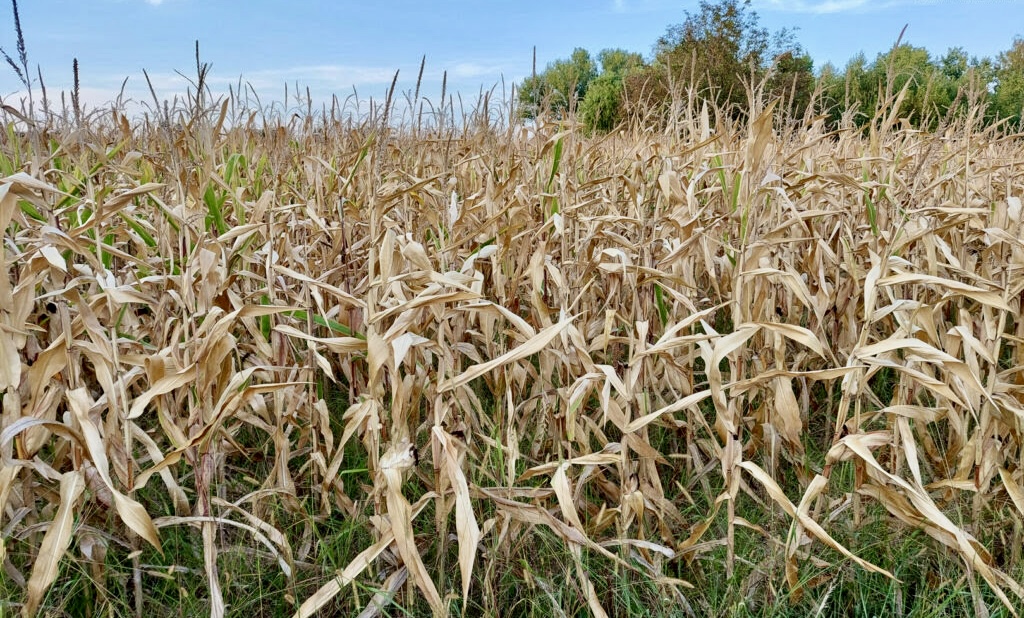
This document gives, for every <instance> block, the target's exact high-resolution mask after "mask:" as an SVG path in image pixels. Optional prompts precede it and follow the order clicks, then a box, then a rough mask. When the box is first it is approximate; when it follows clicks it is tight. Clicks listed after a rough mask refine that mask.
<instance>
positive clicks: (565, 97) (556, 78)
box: [519, 47, 597, 118]
mask: <svg viewBox="0 0 1024 618" xmlns="http://www.w3.org/2000/svg"><path fill="white" fill-rule="evenodd" d="M595 77H597V65H596V64H595V63H594V59H593V58H592V57H591V56H590V52H588V51H587V50H585V49H583V48H581V47H577V48H576V49H575V50H573V52H572V55H571V56H570V57H569V58H568V59H567V60H556V61H555V62H552V63H551V64H549V65H548V66H547V68H545V69H544V72H543V73H540V74H538V75H536V76H535V77H534V76H531V77H528V78H527V79H526V80H524V81H523V84H522V85H521V86H520V87H519V103H520V106H521V109H522V113H523V114H524V115H525V116H526V117H528V118H532V117H534V116H535V115H536V114H537V113H539V112H540V110H541V109H542V108H543V107H544V106H547V107H548V108H549V109H550V110H551V111H552V112H553V113H554V114H555V115H558V116H560V115H562V114H564V113H565V112H566V111H567V110H573V109H575V108H576V105H577V104H578V103H579V102H580V101H582V100H583V97H584V95H585V94H586V93H587V88H588V87H589V86H590V82H591V81H593V79H594V78H595Z"/></svg>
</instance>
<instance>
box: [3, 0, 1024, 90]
mask: <svg viewBox="0 0 1024 618" xmlns="http://www.w3.org/2000/svg"><path fill="white" fill-rule="evenodd" d="M754 8H755V10H757V12H758V14H759V16H760V19H761V24H762V25H763V26H766V27H767V28H769V29H770V30H777V29H780V28H783V27H788V28H796V37H797V40H798V41H799V42H800V43H801V44H802V45H803V46H804V48H805V49H806V50H807V51H809V52H810V53H811V55H812V56H813V58H814V59H815V65H816V68H818V67H820V66H821V65H822V64H824V63H825V62H826V61H831V62H833V63H835V64H837V65H839V66H842V65H844V64H845V63H846V61H847V60H848V59H849V58H850V57H851V56H853V55H854V54H856V53H858V52H860V51H863V52H864V53H865V54H866V55H867V56H868V58H869V59H871V58H874V56H875V55H876V54H877V53H878V52H880V51H883V50H885V49H888V48H889V47H890V46H891V45H892V43H893V42H894V41H895V40H896V37H897V36H898V35H899V33H900V30H901V29H902V28H903V26H904V24H909V27H908V29H907V34H906V36H905V40H906V41H908V42H910V43H912V44H914V45H918V46H923V47H926V48H928V49H929V51H931V52H932V53H933V54H938V55H941V54H943V53H944V52H945V51H946V49H948V48H949V47H953V46H961V47H964V48H966V49H967V51H968V53H970V54H972V55H977V56H994V55H996V54H997V53H998V52H1000V51H1002V50H1006V49H1008V48H1009V47H1010V45H1011V43H1012V41H1013V38H1014V36H1015V35H1024V2H1020V1H1019V0H754ZM696 9H697V2H696V0H691V1H679V0H677V1H675V2H670V1H666V0H592V1H589V2H583V1H567V0H549V1H548V2H544V3H537V2H528V1H524V0H519V1H505V0H500V1H499V0H491V1H487V0H476V1H470V0H453V1H446V0H433V1H431V2H425V1H417V2H411V1H406V0H401V1H399V0H395V1H389V0H379V1H377V2H366V1H363V2H340V1H339V2H319V1H317V2H314V1H305V2H302V1H294V2H279V1H278V2H274V1H269V0H250V1H248V2H239V1H234V2H227V1H221V0H22V2H21V4H20V11H21V21H22V27H23V29H24V32H25V37H26V42H27V47H28V54H29V61H30V63H31V64H32V65H33V70H34V66H35V65H36V64H38V65H40V66H41V67H42V72H43V78H44V79H45V80H46V82H47V87H48V88H49V90H50V93H51V96H52V95H53V92H54V91H56V90H59V89H61V88H66V87H67V86H68V84H69V83H70V81H71V61H72V58H74V57H77V58H78V59H79V63H80V66H81V76H82V85H83V99H84V100H85V101H86V102H87V103H89V104H91V105H97V104H100V103H102V102H104V101H107V100H110V99H111V98H112V97H113V96H115V95H116V93H117V91H118V90H119V88H120V86H121V83H122V81H123V80H124V79H125V78H128V82H127V86H126V92H127V94H128V95H129V96H131V97H134V98H144V99H145V100H149V99H150V97H149V94H148V89H147V87H146V84H145V80H144V78H143V75H142V70H143V69H146V70H147V71H148V73H149V75H150V77H151V78H152V79H153V82H154V85H155V87H156V89H157V91H158V94H159V96H160V97H161V98H163V97H170V96H173V95H174V94H175V93H178V94H180V93H182V92H184V89H185V86H186V82H185V81H184V79H183V78H182V77H180V76H179V75H177V74H176V73H175V71H176V70H179V71H181V72H182V73H185V74H186V75H189V76H192V75H194V65H195V61H194V47H193V46H194V41H195V40H196V39H198V40H199V41H200V48H201V52H202V58H203V60H204V61H206V62H209V63H211V64H212V65H213V72H212V75H211V77H212V79H211V85H212V87H213V89H214V91H215V92H226V91H227V87H228V84H229V83H230V84H237V83H238V81H239V77H240V76H241V78H242V79H243V80H244V81H247V82H248V83H250V84H251V85H252V87H253V88H255V90H256V91H257V93H258V94H259V95H260V97H261V98H262V100H263V101H264V103H266V102H267V101H280V100H281V99H282V98H283V97H284V91H285V83H286V82H287V83H289V84H292V86H294V84H295V83H296V82H298V83H299V84H300V85H301V86H302V87H303V88H305V87H309V88H310V90H311V91H312V93H313V96H314V98H315V99H318V100H323V99H325V98H327V97H329V96H330V94H331V93H336V94H338V95H339V97H342V98H343V97H346V96H348V95H350V94H352V92H353V90H352V87H353V86H355V87H356V90H357V92H358V94H359V96H360V97H361V98H366V97H370V96H373V97H375V98H379V97H381V96H382V95H383V93H384V92H385V91H386V89H387V87H388V85H389V84H390V83H391V79H392V77H393V75H394V72H395V70H396V69H397V70H400V71H401V73H400V76H399V90H400V91H403V92H404V91H411V90H412V89H413V88H414V86H415V80H416V72H417V70H418V68H419V62H420V58H421V57H422V56H423V55H424V54H425V55H426V56H427V65H426V71H425V74H424V79H423V85H422V93H423V94H424V95H425V96H427V97H428V98H432V99H434V100H436V99H437V97H438V96H439V95H440V91H441V76H442V72H443V71H445V70H447V71H448V79H449V91H452V90H457V91H459V92H461V93H462V94H463V97H464V98H465V99H467V100H473V101H475V100H476V95H477V93H479V92H480V89H481V88H485V89H487V88H490V87H492V86H494V85H495V84H498V85H499V86H498V88H499V94H500V83H501V80H502V77H504V79H505V84H506V87H507V86H510V85H511V84H512V83H513V82H515V81H518V80H520V79H522V78H523V77H524V76H526V75H529V73H530V71H531V63H532V53H533V47H534V46H536V48H537V64H538V69H543V67H544V65H545V64H547V63H548V62H550V61H552V60H555V59H558V58H564V57H567V56H568V55H569V54H570V53H571V52H572V49H573V48H574V47H585V48H587V49H589V50H590V51H591V52H593V53H595V54H596V52H597V51H599V50H600V49H602V48H606V47H620V48H625V49H628V50H631V51H638V52H641V53H643V54H644V55H645V56H649V55H650V53H651V48H652V45H653V44H654V42H655V41H656V40H657V38H658V37H659V36H660V35H662V34H664V32H665V30H666V28H667V27H668V26H669V25H671V24H677V23H681V22H682V21H683V20H684V19H685V11H686V10H689V11H691V12H693V11H695V10H696ZM0 45H2V46H3V48H4V49H5V50H6V51H7V52H8V53H12V54H13V53H15V52H16V50H15V38H14V33H13V27H12V20H11V12H10V6H9V5H8V4H7V3H6V2H5V1H3V0H0ZM18 90H19V84H18V81H17V79H16V77H15V75H14V73H13V72H12V71H11V70H10V69H9V67H7V66H6V65H4V66H0V97H2V98H4V99H5V100H7V101H8V102H14V101H16V100H17V96H18V95H17V93H18ZM290 92H294V88H293V87H292V88H291V89H290Z"/></svg>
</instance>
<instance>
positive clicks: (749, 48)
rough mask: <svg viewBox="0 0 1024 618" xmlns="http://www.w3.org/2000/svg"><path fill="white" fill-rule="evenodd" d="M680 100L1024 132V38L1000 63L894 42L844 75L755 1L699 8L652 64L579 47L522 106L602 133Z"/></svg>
mask: <svg viewBox="0 0 1024 618" xmlns="http://www.w3.org/2000/svg"><path fill="white" fill-rule="evenodd" d="M681 94H682V95H684V96H690V95H697V96H700V97H702V98H703V99H705V100H708V101H710V102H712V103H714V104H715V105H716V106H717V107H718V108H719V109H722V110H726V111H727V112H728V113H731V114H733V115H735V116H742V115H743V114H744V113H745V112H746V110H748V109H749V105H750V100H751V97H752V96H762V97H766V99H768V100H775V99H777V100H778V101H779V103H778V105H779V107H780V108H781V109H782V110H783V111H785V112H786V113H788V114H789V115H790V116H791V117H793V118H802V117H804V116H805V115H806V114H807V113H808V112H812V113H815V114H818V113H820V114H825V115H826V116H827V117H828V119H829V122H830V123H832V124H833V125H834V126H839V125H840V124H842V123H844V122H845V123H852V124H853V125H854V126H864V125H865V124H867V123H868V122H870V120H871V119H872V117H873V116H874V113H875V110H876V109H879V108H880V107H887V108H893V109H894V110H895V112H896V116H895V117H897V118H900V119H904V120H905V121H907V122H909V123H911V125H913V126H915V127H918V128H924V129H934V128H935V127H937V126H938V125H939V124H940V123H941V122H943V121H945V120H948V119H949V118H951V117H952V116H954V115H956V114H958V113H962V112H965V111H966V110H968V109H984V110H985V115H984V121H985V122H986V123H987V124H994V123H1004V124H1006V125H1007V126H1010V127H1020V126H1021V119H1022V112H1024V38H1020V37H1017V38H1015V39H1014V41H1013V43H1012V45H1011V46H1010V49H1008V50H1006V51H1004V52H1002V53H1000V54H999V55H998V56H997V57H996V58H977V57H973V56H970V55H968V53H967V52H966V50H964V49H963V48H961V47H954V48H951V49H949V50H948V51H947V52H946V53H945V54H944V55H942V56H941V57H937V56H933V55H932V54H930V53H929V52H928V50H927V49H924V48H922V47H915V46H913V45H911V44H909V43H904V42H902V36H901V37H900V39H899V40H898V41H897V43H896V44H895V45H894V46H893V47H892V48H891V49H890V50H888V51H886V52H884V53H879V54H878V55H877V56H876V57H875V58H874V59H872V60H869V59H868V58H867V56H866V55H865V54H864V53H860V54H858V55H857V56H855V57H853V58H852V59H850V61H849V62H847V63H846V66H845V67H844V68H842V69H840V68H837V67H836V66H834V65H832V64H831V63H828V64H825V65H824V66H822V67H821V68H820V69H819V70H817V71H815V67H814V61H813V59H812V58H811V56H810V55H809V54H808V53H807V52H806V51H805V50H804V49H803V48H802V47H801V46H800V44H799V42H797V40H796V37H795V35H794V33H793V32H792V31H791V30H785V29H784V30H781V31H778V32H769V31H768V30H767V29H766V28H763V27H762V26H761V25H760V23H759V20H758V15H757V12H756V11H754V10H753V9H752V8H751V6H750V0H718V1H717V2H711V1H709V0H702V1H701V2H700V5H699V9H698V10H697V11H696V12H694V13H690V12H686V19H685V21H684V22H683V23H681V24H677V25H673V26H670V27H669V28H668V29H667V30H666V32H665V34H664V35H662V36H661V37H660V38H659V39H658V41H657V42H656V43H655V45H654V52H653V55H652V57H651V58H650V59H645V58H644V56H643V55H641V54H639V53H635V52H630V51H626V50H622V49H605V50H602V51H601V52H599V53H598V54H597V56H596V57H595V56H593V55H592V54H591V53H590V52H588V51H587V50H585V49H582V48H577V49H576V50H574V51H573V52H572V55H571V56H570V57H569V58H567V59H561V60H556V61H554V62H552V63H550V64H548V65H547V67H546V68H545V69H544V70H543V71H542V72H539V73H536V72H535V74H534V75H531V76H530V77H528V78H526V79H525V80H524V81H523V83H522V84H521V85H520V88H519V104H520V113H521V114H522V115H523V116H525V117H530V118H532V117H535V116H537V115H538V114H540V113H541V112H542V111H546V112H548V113H551V114H553V115H554V116H555V117H562V116H564V115H565V114H567V113H575V114H576V115H577V117H578V118H579V119H580V120H582V122H583V123H584V124H585V125H586V126H587V127H589V128H590V129H592V130H597V131H609V130H612V129H614V128H615V127H617V126H620V124H621V123H623V122H624V121H627V120H629V119H630V118H638V117H639V118H642V119H644V120H645V121H647V122H649V121H650V120H651V119H652V118H653V119H654V120H658V119H666V118H667V117H668V116H669V114H671V109H672V102H673V101H674V100H678V96H679V95H681ZM883 104H884V105H883ZM979 104H980V105H979Z"/></svg>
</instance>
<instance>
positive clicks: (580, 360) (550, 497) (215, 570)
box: [0, 60, 1024, 616]
mask: <svg viewBox="0 0 1024 618" xmlns="http://www.w3.org/2000/svg"><path fill="white" fill-rule="evenodd" d="M197 66H198V67H199V71H200V76H202V65H201V64H198V60H197ZM393 90H394V89H393ZM204 96H205V95H204V93H203V92H202V91H199V92H195V93H193V95H191V96H190V97H188V102H187V104H182V105H181V106H179V107H177V108H170V107H166V108H162V109H161V108H159V107H157V108H155V109H154V110H153V111H154V113H153V114H152V115H149V116H140V117H138V118H130V117H127V116H125V115H123V114H121V113H119V112H118V111H116V110H115V111H112V112H94V113H92V114H91V115H90V114H82V113H80V112H79V111H78V110H77V106H76V111H75V114H74V115H73V116H72V117H68V116H67V115H65V117H64V119H61V118H60V117H56V116H55V117H51V118H50V119H49V120H48V121H47V123H45V125H40V126H38V127H37V128H36V131H37V132H36V133H35V137H31V136H30V135H29V134H28V133H26V132H22V131H21V130H20V128H21V127H23V125H22V124H21V123H20V121H19V119H18V118H16V117H14V116H11V115H7V116H5V117H4V118H3V122H4V130H5V133H6V139H5V140H4V142H3V146H2V148H0V173H2V176H3V179H2V180H0V228H2V229H3V230H4V248H3V251H4V253H3V263H2V274H0V351H2V353H0V394H2V395H0V396H2V404H3V405H2V422H0V428H2V429H0V450H2V456H3V465H2V468H0V504H2V505H3V511H2V512H0V516H2V526H0V530H2V538H0V543H2V544H0V557H2V561H3V565H4V575H3V576H2V577H3V586H4V589H5V590H7V591H9V592H10V593H11V594H12V595H13V596H12V597H11V600H10V601H8V602H6V608H7V609H11V608H14V607H20V611H21V612H22V613H23V614H24V615H34V614H36V613H37V612H38V611H39V610H40V609H41V608H56V609H55V610H54V611H64V612H65V613H76V612H77V611H78V610H76V609H75V607H73V606H68V605H67V603H70V602H71V601H69V599H77V598H85V599H87V601H88V603H86V605H90V604H95V606H96V607H106V608H107V609H106V610H105V611H106V612H109V613H135V614H137V615H142V614H143V613H152V612H154V611H156V612H159V611H161V610H160V609H159V608H161V607H164V606H167V605H168V604H172V603H181V604H183V605H182V607H189V608H191V609H190V610H181V611H184V612H186V613H187V612H188V611H202V612H208V613H210V615H212V616H221V615H225V614H226V613H232V612H235V613H243V612H252V611H258V612H262V611H263V610H261V609H256V610H254V607H259V606H254V605H253V604H252V603H253V601H252V599H251V598H250V597H251V595H252V593H253V590H252V588H251V585H255V584H245V583H240V582H246V581H257V582H263V583H260V584H259V585H261V586H262V585H264V584H265V583H266V582H268V581H269V582H277V583H276V584H273V586H276V588H274V589H273V590H272V591H271V592H268V593H267V594H269V595H273V596H275V597H277V598H276V599H275V601H274V602H275V603H278V605H277V607H278V608H279V609H278V610H275V611H281V610H280V608H281V607H284V608H286V611H288V612H293V613H294V615H296V616H310V615H314V614H316V613H317V612H318V611H325V612H328V613H335V614H347V613H353V612H356V611H359V610H364V614H363V615H372V614H374V613H381V612H385V613H386V612H390V611H392V609H393V608H394V607H396V606H397V607H402V608H405V610H404V611H408V612H412V613H416V614H421V613H432V614H434V615H445V614H450V613H463V614H464V615H472V614H479V613H487V614H491V615H506V614H523V615H528V614H530V613H531V612H532V611H534V610H531V609H529V608H530V607H533V608H535V609H536V608H541V607H544V606H546V605H547V604H550V606H551V608H553V610H557V611H556V613H558V612H562V613H565V614H566V615H568V614H573V613H586V612H590V613H593V614H594V615H599V616H601V615H607V614H608V613H611V614H613V615H623V614H627V613H629V612H630V611H632V610H630V609H628V608H630V607H636V608H639V609H640V611H643V612H649V613H664V614H666V615H668V614H674V613H681V614H703V613H711V612H718V611H724V610H723V607H722V606H720V605H716V602H715V601H714V599H713V597H714V594H712V593H709V592H708V590H711V591H713V590H714V589H715V585H714V583H713V582H714V581H716V580H719V581H726V582H728V585H730V586H735V587H736V589H737V590H742V591H745V592H744V593H743V594H746V595H748V596H749V600H748V601H746V603H747V604H748V610H749V611H754V610H752V609H750V608H751V607H761V608H771V607H775V608H779V607H784V606H785V605H786V604H787V603H791V604H794V606H795V607H805V608H807V607H811V608H816V610H817V611H819V612H821V611H824V609H825V608H826V607H831V608H832V609H831V610H829V611H832V612H838V613H844V611H850V610H851V607H850V606H848V605H847V606H844V605H842V604H841V603H843V602H844V601H842V599H843V598H844V597H843V592H842V590H843V589H842V588H841V587H840V588H837V585H838V584H839V583H840V582H842V581H844V578H847V577H848V573H849V568H848V567H849V566H852V567H854V568H855V569H857V572H864V573H875V574H878V576H877V578H876V579H873V580H871V581H872V582H874V583H873V584H872V585H874V586H881V587H888V588H886V589H887V590H891V591H894V592H892V595H889V593H885V595H884V596H892V598H899V599H904V596H905V595H910V596H912V595H913V594H917V592H912V590H918V589H919V588H921V587H928V586H931V587H932V588H933V589H948V590H953V589H957V590H965V591H967V592H965V593H964V594H966V595H968V598H969V599H970V601H969V603H968V606H969V607H971V608H973V610H974V611H988V610H986V609H985V608H986V607H987V606H988V605H992V609H993V611H995V610H996V605H993V603H995V604H998V603H999V602H1001V603H1002V605H1003V606H1005V608H1007V611H1009V612H1010V613H1014V614H1015V610H1014V609H1013V608H1014V607H1015V606H1019V604H1020V603H1021V600H1022V599H1024V589H1022V588H1021V584H1020V582H1019V580H1018V579H1017V578H1019V574H1020V573H1021V562H1020V549H1019V548H1020V547H1021V543H1022V539H1021V530H1022V525H1021V521H1022V519H1021V517H1022V515H1024V490H1022V488H1021V486H1022V483H1024V478H1022V476H1024V468H1022V467H1021V465H1020V461H1021V445H1022V443H1021V441H1022V436H1024V432H1022V419H1024V376H1022V375H1021V373H1020V370H1019V368H1020V367H1021V365H1022V363H1021V360H1022V356H1024V343H1022V342H1024V322H1022V321H1020V320H1018V319H1017V318H1018V316H1019V315H1020V312H1021V298H1022V296H1021V294H1022V291H1024V278H1022V277H1021V273H1020V265H1021V264H1024V244H1022V241H1021V234H1020V227H1021V194H1020V187H1021V186H1022V180H1024V166H1022V165H1021V163H1022V161H1024V149H1022V147H1021V143H1020V137H1019V136H1007V135H1003V134H1000V133H998V132H997V131H996V130H994V129H981V128H979V127H980V125H979V124H978V123H977V119H978V118H980V114H979V113H978V111H979V110H972V112H971V113H969V114H968V115H967V116H966V117H964V118H960V119H951V120H949V121H948V122H946V123H945V124H944V125H943V126H942V127H941V128H940V130H939V131H937V132H935V133H922V132H919V131H913V130H910V129H907V128H904V127H903V126H902V125H901V123H900V122H899V119H898V118H895V117H893V115H892V114H890V113H889V112H888V110H889V109H895V108H898V101H889V102H888V105H889V106H888V107H886V108H883V109H881V110H880V111H879V113H878V115H877V116H876V121H875V122H874V123H872V124H871V129H870V131H869V132H866V133H861V132H858V131H855V130H853V129H852V128H850V127H844V128H841V129H840V130H838V131H829V130H827V129H826V127H825V124H824V120H823V118H816V117H808V118H806V119H805V120H803V121H801V122H799V123H797V124H796V125H794V124H793V123H786V122H783V119H780V118H777V117H776V115H775V111H774V107H773V105H770V104H769V105H760V104H759V103H756V97H755V98H754V100H755V103H754V104H752V106H751V109H750V110H748V114H747V116H748V117H749V118H750V120H749V121H746V122H741V121H737V120H736V119H735V118H736V116H735V114H733V113H731V112H730V113H725V112H724V111H722V110H716V109H713V108H709V107H708V106H707V105H705V104H703V103H701V101H700V99H699V98H698V97H689V98H685V97H680V98H679V99H678V100H677V101H676V103H675V104H674V105H673V106H672V110H674V111H673V114H674V117H673V118H671V119H670V122H668V123H664V124H661V125H658V126H668V129H660V128H653V127H652V125H647V126H644V124H643V123H641V122H637V123H634V124H633V128H631V129H624V130H622V131H619V132H615V133H612V134H610V135H607V136H588V135H586V134H584V133H581V132H580V131H579V130H578V129H577V127H576V125H575V124H573V123H572V122H571V121H565V122H561V123H558V122H547V123H540V124H537V125H535V126H532V127H531V128H530V129H529V130H526V129H525V128H524V127H522V126H520V125H518V124H517V123H516V121H515V120H514V119H515V118H516V117H517V115H516V114H515V113H510V112H509V111H508V110H502V109H501V108H500V106H495V105H494V102H493V101H489V100H488V99H486V98H485V99H482V100H481V101H480V103H479V104H478V105H477V106H476V108H475V109H473V110H469V111H465V112H462V113H461V116H460V114H457V113H456V111H455V110H456V109H457V106H455V105H453V104H451V103H445V102H444V101H441V102H440V103H439V104H438V105H436V106H430V105H429V104H428V105H427V106H428V107H430V108H431V109H433V110H434V117H433V119H429V118H428V121H424V114H423V111H422V110H423V109H424V106H423V103H421V99H420V93H419V92H418V87H417V92H416V94H415V95H414V97H413V99H415V100H413V99H410V101H411V103H412V104H411V105H409V106H407V108H408V109H409V110H419V111H418V113H416V114H410V115H407V116H404V117H403V116H400V114H396V113H393V102H392V97H391V96H389V97H388V98H387V101H386V102H385V106H384V107H383V108H379V109H378V111H376V112H375V113H373V114H371V115H369V116H365V117H362V118H357V117H352V116H346V115H344V114H342V113H341V112H340V111H339V110H338V109H337V107H335V108H332V109H331V110H330V111H329V112H327V113H322V114H320V115H313V114H312V113H310V114H309V115H307V116H306V117H295V116H279V115H275V114H272V113H271V114H267V113H264V112H261V111H260V110H258V109H257V110H254V109H251V108H247V107H246V106H245V105H244V103H243V102H242V101H239V100H235V99H221V100H219V101H216V102H213V103H211V104H209V105H207V104H206V103H205V102H204V101H205V99H204ZM894 102H895V103H897V105H893V103H894ZM310 112H312V109H310ZM4 113H9V112H4ZM389 118H390V121H389ZM914 531H917V532H919V533H923V534H918V536H916V537H909V536H908V537H907V538H913V539H916V540H914V541H913V547H914V549H913V550H912V551H914V552H918V553H916V554H915V555H916V556H917V557H918V559H919V560H921V561H922V562H923V563H926V562H927V561H928V560H933V559H934V560H939V559H941V558H942V557H943V556H946V555H952V556H956V557H957V558H958V559H959V560H960V561H961V562H962V567H963V570H962V574H963V578H962V579H959V580H958V581H955V582H950V581H948V580H943V579H941V577H944V576H937V577H940V579H937V580H934V581H933V580H928V579H925V580H922V581H921V582H920V584H918V582H916V581H911V580H909V579H908V578H907V577H906V576H905V575H904V574H905V573H907V568H908V565H907V564H901V563H899V562H894V561H893V560H891V558H892V554H891V553H888V552H887V548H886V550H879V549H878V548H877V547H876V542H875V541H872V539H878V538H894V539H895V538H899V537H900V535H912V534H913V533H914ZM908 542H909V541H908ZM239 556H241V558H239ZM922 556H923V558H922ZM334 569H337V570H336V571H335V570H334ZM273 572H277V573H279V575H273V574H272V573H273ZM911 573H913V572H911ZM1011 573H1017V574H1018V575H1017V576H1011V575H1010V574H1011ZM918 574H919V573H918ZM264 575H265V576H264ZM913 576H914V575H913V574H911V577H913ZM858 577H859V576H858ZM1015 577H1017V578H1015ZM268 578H269V579H268ZM275 578H277V579H275ZM887 578H891V579H887ZM979 578H980V580H983V581H984V582H985V584H987V587H984V588H982V587H979V586H977V585H976V579H979ZM694 586H696V588H694ZM520 587H522V588H523V589H525V590H527V591H528V592H529V595H528V596H529V597H530V598H532V599H533V601H532V602H531V603H532V605H529V606H524V605H522V604H523V603H524V601H525V599H524V597H523V594H522V592H521V591H520V590H519V588H520ZM80 588H82V589H81V590H80ZM61 591H63V592H61ZM920 594H922V595H923V594H924V592H921V593H920ZM83 595H84V596H83ZM893 595H894V596H893ZM808 598H811V601H810V605H803V606H801V605H800V604H801V603H808V601H807V599H808ZM845 602H848V601H845ZM830 603H832V604H833V605H829V604H830ZM900 603H901V605H900V607H901V608H902V607H904V605H903V604H902V603H903V601H900ZM909 603H910V605H912V600H911V601H910V602H909ZM780 604H781V605H780ZM836 604H839V605H836ZM910 605H907V606H908V607H909V606H910ZM389 608H392V609H389ZM844 608H845V610H844ZM553 610H552V611H553ZM0 611H2V610H0ZM83 611H84V610H83ZM100 611H104V610H100ZM546 611H547V610H546ZM732 611H739V610H738V609H737V608H736V607H733V608H732ZM758 611H761V610H758ZM764 611H767V610H764ZM900 611H902V609H901V610H900ZM547 613H550V611H547Z"/></svg>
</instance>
